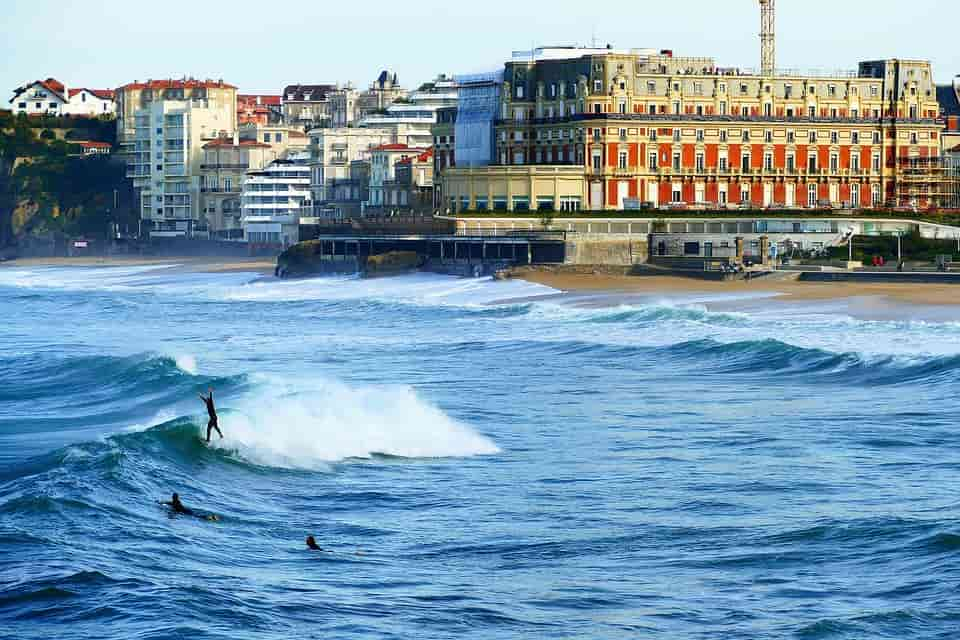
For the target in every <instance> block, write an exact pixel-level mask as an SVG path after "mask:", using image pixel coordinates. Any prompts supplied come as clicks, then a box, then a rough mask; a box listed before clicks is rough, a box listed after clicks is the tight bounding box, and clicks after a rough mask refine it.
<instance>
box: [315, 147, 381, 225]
mask: <svg viewBox="0 0 960 640" xmlns="http://www.w3.org/2000/svg"><path fill="white" fill-rule="evenodd" d="M329 192H330V193H331V196H330V198H329V199H328V200H326V201H325V202H324V203H323V205H322V215H319V216H318V215H316V214H315V213H314V212H313V211H310V212H309V215H310V216H311V217H323V218H333V219H337V220H342V219H346V218H356V217H361V216H363V214H364V210H365V208H366V206H367V202H368V201H369V200H370V161H369V160H353V161H352V162H350V169H349V176H348V177H347V178H334V179H333V180H332V181H331V182H330V188H329Z"/></svg>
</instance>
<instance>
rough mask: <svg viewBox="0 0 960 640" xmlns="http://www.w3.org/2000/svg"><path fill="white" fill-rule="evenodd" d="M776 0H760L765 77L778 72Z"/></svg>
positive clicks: (762, 58)
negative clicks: (774, 4)
mask: <svg viewBox="0 0 960 640" xmlns="http://www.w3.org/2000/svg"><path fill="white" fill-rule="evenodd" d="M773 3H774V0H760V70H761V73H762V74H763V75H764V76H765V77H770V76H772V75H773V74H774V73H776V69H777V36H776V24H777V19H776V13H775V11H774V8H773Z"/></svg>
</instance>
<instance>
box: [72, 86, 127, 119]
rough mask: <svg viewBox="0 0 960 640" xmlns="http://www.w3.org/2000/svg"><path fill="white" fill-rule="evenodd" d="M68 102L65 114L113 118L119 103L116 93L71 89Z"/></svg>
mask: <svg viewBox="0 0 960 640" xmlns="http://www.w3.org/2000/svg"><path fill="white" fill-rule="evenodd" d="M67 97H68V102H67V104H66V105H64V107H63V113H65V114H67V115H72V116H87V117H89V118H97V117H100V116H113V115H114V114H116V112H117V103H116V101H115V100H114V93H113V91H111V90H109V89H87V88H82V89H70V90H69V91H67Z"/></svg>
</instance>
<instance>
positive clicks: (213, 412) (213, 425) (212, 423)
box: [200, 387, 223, 443]
mask: <svg viewBox="0 0 960 640" xmlns="http://www.w3.org/2000/svg"><path fill="white" fill-rule="evenodd" d="M209 391H210V395H209V396H205V395H203V394H202V393H201V394H200V399H201V400H203V404H205V405H207V413H208V414H209V415H210V420H209V421H208V422H207V442H208V443H209V442H210V432H211V431H212V430H213V429H216V430H217V433H219V434H220V439H221V440H223V433H222V432H221V431H220V426H219V425H218V424H217V408H216V407H214V406H213V387H210V389H209Z"/></svg>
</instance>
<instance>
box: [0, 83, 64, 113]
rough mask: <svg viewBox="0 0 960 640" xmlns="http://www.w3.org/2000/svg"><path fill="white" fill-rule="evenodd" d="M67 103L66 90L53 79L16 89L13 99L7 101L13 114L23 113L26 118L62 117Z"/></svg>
mask: <svg viewBox="0 0 960 640" xmlns="http://www.w3.org/2000/svg"><path fill="white" fill-rule="evenodd" d="M69 102H70V99H69V97H68V96H67V88H66V87H65V86H64V85H63V83H62V82H59V81H58V80H55V79H54V78H47V79H46V80H34V81H33V82H30V83H28V84H25V85H23V86H22V87H18V88H16V89H14V91H13V97H12V98H10V100H8V101H7V103H8V104H9V107H10V110H11V111H12V112H13V113H15V114H20V113H25V114H27V115H28V116H36V115H54V116H60V115H63V113H64V108H65V107H66V106H67V105H68V104H69Z"/></svg>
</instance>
